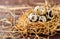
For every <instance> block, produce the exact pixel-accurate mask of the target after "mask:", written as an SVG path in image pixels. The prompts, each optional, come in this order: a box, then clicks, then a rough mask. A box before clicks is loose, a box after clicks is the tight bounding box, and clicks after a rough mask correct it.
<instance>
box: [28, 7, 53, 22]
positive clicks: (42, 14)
mask: <svg viewBox="0 0 60 39" xmlns="http://www.w3.org/2000/svg"><path fill="white" fill-rule="evenodd" d="M36 13H39V14H36ZM28 18H29V20H30V21H31V22H37V21H40V22H46V21H47V20H48V19H49V20H51V19H53V18H54V13H53V10H51V9H46V8H45V7H43V6H36V7H35V8H34V13H31V14H30V15H29V16H28Z"/></svg>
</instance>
